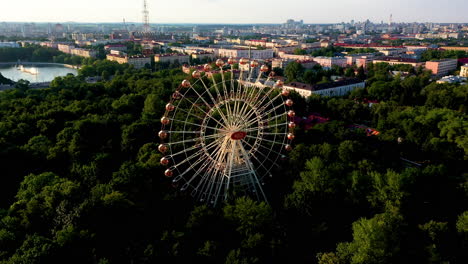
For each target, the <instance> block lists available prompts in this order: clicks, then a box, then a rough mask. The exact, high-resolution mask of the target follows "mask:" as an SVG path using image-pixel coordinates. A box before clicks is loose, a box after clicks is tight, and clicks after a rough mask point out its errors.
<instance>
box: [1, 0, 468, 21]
mask: <svg viewBox="0 0 468 264" xmlns="http://www.w3.org/2000/svg"><path fill="white" fill-rule="evenodd" d="M148 5H149V12H150V23H216V24H256V23H260V24H261V23H284V22H285V21H286V20H287V19H295V20H301V19H302V20H304V23H310V24H315V23H340V22H349V21H351V20H355V21H365V20H366V19H369V20H371V21H373V22H380V21H384V22H386V23H387V22H388V21H389V17H390V14H392V15H393V21H394V22H436V23H468V15H467V14H468V4H467V0H450V1H443V0H170V1H167V0H165V1H161V0H148ZM142 9H143V0H0V22H3V21H5V22H120V21H122V20H123V19H124V18H125V20H126V21H128V22H141V21H142Z"/></svg>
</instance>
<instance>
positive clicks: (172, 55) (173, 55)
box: [154, 53, 188, 57]
mask: <svg viewBox="0 0 468 264" xmlns="http://www.w3.org/2000/svg"><path fill="white" fill-rule="evenodd" d="M154 56H155V57H179V56H188V55H186V54H180V53H169V54H156V55H154Z"/></svg>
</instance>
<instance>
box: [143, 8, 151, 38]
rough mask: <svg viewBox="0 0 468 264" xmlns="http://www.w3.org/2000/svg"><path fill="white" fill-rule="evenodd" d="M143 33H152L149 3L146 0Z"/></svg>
mask: <svg viewBox="0 0 468 264" xmlns="http://www.w3.org/2000/svg"><path fill="white" fill-rule="evenodd" d="M143 32H145V33H148V32H150V24H149V11H148V3H147V1H146V0H144V1H143Z"/></svg>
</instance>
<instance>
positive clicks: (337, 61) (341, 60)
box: [314, 57, 347, 68]
mask: <svg viewBox="0 0 468 264" xmlns="http://www.w3.org/2000/svg"><path fill="white" fill-rule="evenodd" d="M314 61H315V62H317V63H318V64H320V65H321V66H322V67H324V68H331V67H332V65H337V66H340V67H346V64H347V59H346V58H345V57H314Z"/></svg>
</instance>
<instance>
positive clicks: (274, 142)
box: [246, 135, 280, 144]
mask: <svg viewBox="0 0 468 264" xmlns="http://www.w3.org/2000/svg"><path fill="white" fill-rule="evenodd" d="M246 138H251V139H256V137H252V136H249V135H247V136H246ZM262 141H266V142H269V143H273V144H280V143H278V142H276V141H273V140H269V139H266V138H262Z"/></svg>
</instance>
